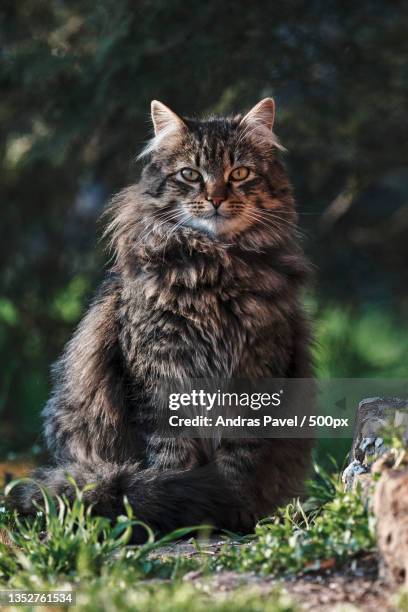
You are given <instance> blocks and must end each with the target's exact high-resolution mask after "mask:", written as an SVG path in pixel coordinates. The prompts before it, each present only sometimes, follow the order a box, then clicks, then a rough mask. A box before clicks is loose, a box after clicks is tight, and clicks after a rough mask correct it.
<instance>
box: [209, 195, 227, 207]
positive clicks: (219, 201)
mask: <svg viewBox="0 0 408 612" xmlns="http://www.w3.org/2000/svg"><path fill="white" fill-rule="evenodd" d="M207 200H208V201H209V202H211V204H212V205H213V206H214V208H219V207H220V206H221V204H222V203H223V202H224V197H222V196H220V197H218V196H211V197H208V198H207Z"/></svg>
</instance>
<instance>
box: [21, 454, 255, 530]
mask: <svg viewBox="0 0 408 612" xmlns="http://www.w3.org/2000/svg"><path fill="white" fill-rule="evenodd" d="M67 475H69V476H71V479H73V480H74V481H75V483H76V485H77V486H78V487H79V489H84V487H86V485H94V486H93V487H92V488H91V487H89V488H88V487H86V489H85V491H84V493H83V499H84V501H85V503H86V504H87V505H88V506H89V505H92V508H93V510H92V511H93V513H94V514H95V515H100V516H105V517H108V518H109V519H111V520H114V519H115V518H116V517H117V516H119V515H121V514H124V513H125V507H124V497H125V496H126V498H127V499H128V501H129V503H130V505H131V507H132V509H133V513H134V516H135V518H136V519H138V520H140V521H143V522H144V523H146V524H147V525H149V526H150V527H151V528H152V529H153V530H154V531H155V532H156V533H159V534H164V533H168V532H170V531H173V530H174V529H177V528H178V527H189V526H196V525H200V524H207V525H211V526H213V527H215V528H217V529H228V530H230V531H234V532H241V533H242V532H249V531H251V530H252V529H253V527H254V525H255V523H256V517H255V516H254V514H253V513H252V512H251V511H250V509H249V508H248V507H247V508H245V507H244V505H245V504H244V503H243V499H244V498H243V497H242V496H241V495H239V493H238V492H234V491H233V490H232V488H231V487H230V486H229V485H228V483H227V482H226V481H225V479H224V478H223V477H222V476H221V475H220V474H219V472H218V471H217V468H216V466H215V465H213V464H208V465H205V466H203V467H198V468H195V469H189V470H180V471H172V470H166V471H163V472H159V471H156V470H153V469H148V470H141V469H140V467H139V466H138V465H137V464H130V463H127V464H122V465H116V464H110V463H97V464H75V463H74V464H69V465H65V466H63V467H55V468H42V469H39V470H36V472H35V473H34V474H33V478H34V480H35V482H34V481H33V482H31V481H30V482H28V483H26V484H21V485H18V486H16V487H15V488H14V489H12V491H11V494H10V503H11V505H12V506H13V507H15V508H17V509H18V510H19V511H20V512H21V513H23V514H32V513H33V512H35V511H36V505H37V504H39V505H40V506H41V505H43V495H42V493H41V489H40V487H39V486H38V484H36V483H39V484H40V485H41V486H42V487H45V488H46V489H47V490H48V492H49V493H50V495H51V496H53V497H55V496H56V495H59V496H64V495H65V496H66V497H67V498H68V499H69V500H71V501H72V499H73V498H74V497H75V487H74V486H73V484H72V482H70V479H67ZM34 502H36V503H34ZM143 539H146V530H144V529H143V528H140V529H139V528H137V529H135V531H134V537H133V541H134V542H140V541H142V540H143Z"/></svg>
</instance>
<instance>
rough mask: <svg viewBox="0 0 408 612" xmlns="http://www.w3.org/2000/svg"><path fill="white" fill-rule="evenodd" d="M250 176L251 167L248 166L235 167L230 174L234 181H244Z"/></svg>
mask: <svg viewBox="0 0 408 612" xmlns="http://www.w3.org/2000/svg"><path fill="white" fill-rule="evenodd" d="M248 176H249V168H247V167H246V166H240V167H239V168H235V170H233V171H232V172H231V174H230V175H229V177H230V179H231V180H232V181H243V180H244V179H246V178H248Z"/></svg>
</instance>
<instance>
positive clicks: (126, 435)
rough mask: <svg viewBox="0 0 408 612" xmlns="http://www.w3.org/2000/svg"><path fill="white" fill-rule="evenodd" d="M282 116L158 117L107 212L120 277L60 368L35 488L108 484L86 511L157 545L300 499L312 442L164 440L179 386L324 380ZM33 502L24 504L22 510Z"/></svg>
mask: <svg viewBox="0 0 408 612" xmlns="http://www.w3.org/2000/svg"><path fill="white" fill-rule="evenodd" d="M273 115H274V105H273V102H272V101H271V100H266V101H263V102H261V103H260V104H259V105H257V106H256V107H255V108H254V109H253V110H252V111H251V112H250V113H249V114H248V115H246V116H245V117H244V118H243V119H240V118H234V119H211V120H208V121H193V120H187V119H181V118H180V117H178V116H177V115H175V114H174V113H172V111H169V109H167V107H164V105H161V104H160V103H154V106H153V120H154V125H155V129H156V136H155V138H154V139H153V141H152V142H151V143H150V144H149V146H148V154H149V156H150V159H149V163H148V164H147V165H146V167H145V169H144V171H143V174H142V177H141V180H140V182H139V184H137V185H133V186H131V187H129V188H127V189H125V190H124V191H122V192H121V193H120V194H119V195H118V196H116V197H115V198H114V201H113V205H112V208H111V211H110V215H111V222H110V225H109V228H108V233H109V234H110V235H111V240H112V245H113V248H114V249H115V252H116V264H115V266H114V268H113V270H112V271H111V273H110V274H109V276H108V278H107V279H106V281H105V283H104V285H103V287H102V288H101V290H100V292H99V294H98V296H97V297H96V299H95V300H94V302H93V304H92V305H91V307H90V309H89V311H88V313H87V314H86V315H85V317H84V319H83V321H82V322H81V323H80V325H79V327H78V329H77V331H76V332H75V334H74V336H73V338H72V340H71V341H70V342H69V343H68V345H67V347H66V349H65V352H64V353H63V355H62V357H61V359H60V360H59V362H58V363H57V365H56V366H55V368H54V381H55V385H54V391H53V394H52V397H51V399H50V400H49V402H48V404H47V406H46V408H45V410H44V416H45V438H46V441H47V444H48V446H49V448H50V450H51V452H52V453H53V455H54V457H55V463H56V465H55V466H54V467H52V468H48V469H44V470H41V471H39V472H38V473H37V477H38V478H39V479H40V480H41V481H42V482H43V483H44V484H46V485H47V486H48V487H49V488H50V490H51V491H52V493H54V494H57V493H66V494H67V495H68V496H72V494H73V491H72V488H71V486H70V485H69V483H68V482H67V480H66V478H65V473H66V472H69V473H70V474H72V475H73V476H74V478H75V479H76V480H77V482H78V484H79V486H83V485H85V484H87V483H89V482H95V483H97V486H96V488H95V489H93V490H92V491H88V492H87V493H86V496H85V497H86V500H87V502H88V503H93V504H95V506H94V511H95V512H98V513H101V514H104V515H106V516H109V517H110V518H112V519H113V518H114V517H115V516H117V515H118V514H119V513H121V512H123V496H124V495H127V497H128V499H129V501H130V503H131V504H132V506H133V507H134V512H135V514H136V516H137V518H139V519H141V520H144V521H146V522H147V523H149V524H150V525H151V526H152V527H153V528H154V529H155V530H157V531H159V532H164V531H168V530H170V529H173V528H176V527H179V526H183V525H192V524H197V523H202V522H205V523H210V524H212V525H214V526H216V527H218V528H228V529H230V530H235V531H244V532H245V531H249V530H251V529H252V528H253V527H254V525H255V522H256V521H257V520H258V519H259V518H261V517H262V516H265V515H267V514H269V513H271V512H272V511H273V510H274V509H275V508H276V506H277V505H278V504H280V503H282V501H284V500H285V499H287V498H288V497H291V496H293V495H297V494H298V493H299V491H300V490H301V484H302V480H303V478H304V475H305V472H306V470H307V468H308V465H309V460H310V446H311V445H310V442H309V441H308V440H301V439H296V440H295V439H240V440H237V439H223V438H222V439H221V440H220V441H219V442H218V443H217V444H214V445H212V446H209V445H206V444H204V443H203V441H200V440H198V439H187V438H177V439H168V438H162V437H161V436H160V435H158V433H157V429H156V422H157V399H156V398H157V391H158V390H159V389H160V388H162V386H163V384H164V382H165V381H167V380H171V379H178V380H180V379H181V380H183V379H184V380H185V379H188V378H203V377H206V378H209V377H216V378H231V377H239V378H247V379H251V380H252V381H253V380H256V379H261V378H272V377H279V378H282V377H298V378H306V377H310V376H311V375H312V368H311V359H310V352H309V344H310V341H309V331H308V324H307V322H306V319H305V316H304V313H303V311H302V307H301V304H300V300H299V297H300V296H299V292H300V290H301V287H302V286H303V285H304V284H305V281H306V279H307V276H308V270H309V266H308V264H307V262H306V260H305V257H304V255H303V253H302V250H301V248H300V245H299V240H298V233H297V226H296V212H295V207H294V202H293V197H292V192H291V188H290V184H289V181H288V178H287V175H286V172H285V169H284V167H283V165H282V163H281V161H280V160H279V158H278V156H277V148H278V147H279V143H278V141H277V139H276V137H275V136H274V135H273V132H272V125H273ZM186 167H187V168H192V169H194V170H195V172H198V173H199V176H200V177H201V178H200V179H199V181H198V182H196V183H189V182H188V181H186V180H185V179H184V178H183V175H182V174H181V173H180V171H181V169H182V168H186ZM237 167H244V168H248V169H250V174H249V176H248V177H247V178H246V179H245V180H243V181H239V182H235V181H233V180H232V178H231V172H232V171H233V170H234V168H237ZM216 204H219V207H218V208H217V209H216V208H215V207H216ZM218 213H219V214H218ZM35 491H36V489H35V488H34V487H31V488H30V487H28V488H27V487H26V488H20V490H19V491H16V494H15V498H14V499H15V503H16V504H17V505H18V506H19V508H20V509H21V510H22V511H24V512H30V511H31V510H32V500H33V499H39V496H38V493H36V492H35ZM140 537H141V534H140V533H135V540H137V539H139V538H140Z"/></svg>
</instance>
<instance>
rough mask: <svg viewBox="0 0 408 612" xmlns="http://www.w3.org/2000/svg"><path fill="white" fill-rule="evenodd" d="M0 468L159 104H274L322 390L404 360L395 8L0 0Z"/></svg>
mask: <svg viewBox="0 0 408 612" xmlns="http://www.w3.org/2000/svg"><path fill="white" fill-rule="evenodd" d="M0 27H1V40H0V87H1V92H0V93H1V95H0V158H1V162H0V164H1V166H0V196H1V217H0V218H1V224H0V253H1V254H0V267H1V273H0V382H1V389H0V431H1V435H0V457H1V456H3V457H4V456H5V457H8V458H12V457H13V456H14V454H16V453H17V454H18V453H22V452H26V451H29V450H30V449H31V450H33V449H34V451H35V452H37V451H38V449H39V446H40V444H41V438H40V435H39V432H40V420H39V412H40V410H41V408H42V405H43V403H44V401H45V400H46V398H47V395H48V393H49V368H50V364H51V363H52V362H53V360H54V359H55V358H56V356H57V355H58V353H59V352H60V351H61V349H62V347H63V345H64V343H65V341H66V340H67V338H68V337H69V335H70V334H71V332H72V330H73V328H74V327H75V325H76V323H77V322H78V320H79V318H80V316H81V313H83V311H84V308H85V307H86V304H87V302H88V300H89V298H90V296H91V295H92V292H93V290H94V289H95V287H96V285H97V283H98V282H99V281H100V279H101V277H102V275H103V273H104V270H105V269H106V268H107V266H108V265H109V255H107V254H106V253H105V252H104V250H103V244H101V242H100V241H99V237H100V235H101V226H100V225H98V223H97V220H98V218H99V216H100V214H101V212H102V211H103V208H104V206H105V205H106V202H107V201H108V200H109V197H110V196H111V194H112V193H113V192H115V191H116V190H117V189H119V188H121V187H123V186H125V185H126V184H128V183H130V182H131V181H133V180H135V178H136V177H137V175H138V172H139V171H140V168H139V167H138V165H137V163H136V162H135V158H136V155H137V153H138V151H139V150H140V148H141V146H142V145H143V143H144V141H145V140H146V139H147V138H148V137H149V133H150V129H151V128H150V125H149V120H148V112H149V104H150V100H151V99H152V98H157V99H159V100H162V101H163V102H165V103H167V104H169V105H170V106H172V107H173V108H174V109H175V110H176V111H178V112H179V113H181V114H183V113H184V114H187V115H189V114H190V115H194V114H207V113H224V112H225V113H230V112H236V111H240V110H243V109H246V108H249V107H250V106H252V105H253V104H254V103H255V102H257V101H258V100H259V99H260V98H262V97H264V96H269V95H272V96H274V97H275V99H276V102H277V123H276V131H277V133H278V135H279V136H280V138H281V140H282V142H283V144H284V145H285V146H286V147H287V149H288V151H289V153H288V154H287V155H286V159H287V164H288V168H289V171H290V175H291V178H292V181H293V184H294V186H295V191H296V195H297V200H298V205H299V212H300V223H301V227H302V229H303V231H304V233H305V248H306V250H307V252H308V254H309V255H310V257H311V259H312V261H313V262H314V264H315V266H316V280H315V283H314V287H313V289H312V290H311V291H310V293H309V294H308V295H307V296H306V298H305V299H306V300H307V302H308V308H309V309H310V311H311V313H312V314H313V317H314V318H315V321H316V335H317V344H316V360H317V368H318V374H319V376H322V377H324V376H332V377H346V376H352V377H403V376H406V372H407V361H408V334H407V320H408V316H407V315H408V282H407V281H408V274H407V263H408V167H407V161H408V122H407V108H408V61H407V60H408V36H407V32H408V4H407V3H406V2H398V1H396V0H394V1H393V2H387V1H386V0H369V1H368V0H360V2H349V1H347V0H307V1H300V0H287V1H285V2H283V1H282V2H280V1H277V2H270V1H269V0H268V1H267V0H251V1H249V0H247V1H240V0H235V1H230V0H218V1H216V2H215V1H208V2H203V1H202V0H189V1H188V2H187V1H186V0H134V1H133V2H132V1H131V0H115V1H112V0H98V2H95V1H93V0H92V1H90V0H89V1H88V0H66V1H65V2H64V1H62V0H19V1H18V2H15V1H14V0H3V1H2V3H1V9H0Z"/></svg>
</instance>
